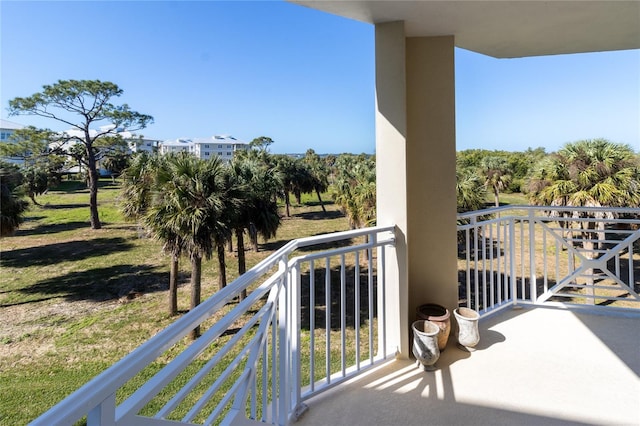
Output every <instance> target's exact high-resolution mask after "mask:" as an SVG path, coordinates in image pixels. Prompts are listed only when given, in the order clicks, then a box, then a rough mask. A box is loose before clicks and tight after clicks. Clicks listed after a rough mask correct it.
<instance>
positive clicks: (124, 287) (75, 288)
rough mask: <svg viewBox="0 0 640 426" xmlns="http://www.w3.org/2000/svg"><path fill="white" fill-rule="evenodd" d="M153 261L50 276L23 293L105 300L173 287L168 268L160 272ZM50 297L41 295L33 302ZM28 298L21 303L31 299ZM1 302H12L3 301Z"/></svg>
mask: <svg viewBox="0 0 640 426" xmlns="http://www.w3.org/2000/svg"><path fill="white" fill-rule="evenodd" d="M155 269H156V267H154V266H150V265H114V266H109V267H106V268H95V269H88V270H85V271H78V272H71V273H69V274H66V275H63V276H59V277H54V278H49V279H46V280H43V281H40V282H37V283H35V284H33V285H30V286H28V287H25V288H22V289H20V290H19V291H20V292H21V293H23V294H28V295H38V296H44V295H47V296H49V297H48V298H57V297H64V298H65V299H66V300H68V301H79V300H91V301H95V302H104V301H108V300H114V299H119V298H121V297H126V296H128V295H130V294H144V293H152V292H157V291H165V290H167V289H168V288H169V274H168V272H157V271H155ZM46 299H47V298H43V297H38V298H37V299H34V300H31V301H29V302H34V303H35V302H39V301H42V300H46ZM29 302H25V301H21V302H19V304H25V303H29ZM0 306H3V307H4V306H11V304H9V305H0Z"/></svg>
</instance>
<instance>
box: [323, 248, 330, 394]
mask: <svg viewBox="0 0 640 426" xmlns="http://www.w3.org/2000/svg"><path fill="white" fill-rule="evenodd" d="M324 273H325V277H324V303H325V305H324V306H325V315H326V318H325V330H324V331H325V342H326V345H327V347H326V348H325V353H326V359H325V374H326V380H327V384H330V383H331V260H330V258H329V257H328V256H327V258H326V264H325V271H324Z"/></svg>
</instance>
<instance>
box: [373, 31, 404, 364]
mask: <svg viewBox="0 0 640 426" xmlns="http://www.w3.org/2000/svg"><path fill="white" fill-rule="evenodd" d="M375 43H376V191H377V206H376V208H377V224H378V225H383V226H384V225H396V226H397V232H396V248H395V249H392V250H388V253H387V258H386V265H385V267H386V270H385V271H386V273H385V283H386V300H385V303H384V306H385V308H386V312H385V319H386V323H387V327H386V335H387V345H388V348H387V349H388V350H393V349H395V350H397V351H398V352H400V355H401V356H408V352H407V351H408V347H409V346H408V341H409V335H408V333H407V332H406V331H407V330H408V329H409V327H410V326H411V325H410V324H408V316H407V315H406V312H407V301H408V286H407V282H408V275H407V272H408V261H407V244H406V238H405V236H406V231H407V214H406V210H407V173H406V170H407V149H406V148H407V146H406V138H407V136H406V135H407V128H406V127H407V113H406V69H405V37H404V24H403V23H402V22H391V23H385V24H378V25H376V29H375ZM378 259H379V258H378ZM378 270H381V269H380V268H378ZM378 317H379V318H380V315H379V314H378Z"/></svg>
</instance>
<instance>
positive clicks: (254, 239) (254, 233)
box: [249, 223, 260, 253]
mask: <svg viewBox="0 0 640 426" xmlns="http://www.w3.org/2000/svg"><path fill="white" fill-rule="evenodd" d="M249 238H250V239H251V244H252V245H253V251H255V252H256V253H257V252H258V251H259V250H260V247H259V245H258V230H257V229H256V225H255V223H250V224H249Z"/></svg>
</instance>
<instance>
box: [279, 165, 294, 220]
mask: <svg viewBox="0 0 640 426" xmlns="http://www.w3.org/2000/svg"><path fill="white" fill-rule="evenodd" d="M273 160H274V162H275V165H276V168H277V169H278V172H279V173H280V174H281V176H282V190H281V192H282V198H283V199H284V205H285V212H286V214H287V217H291V210H290V207H291V193H292V192H293V193H295V187H296V179H297V177H296V173H297V168H296V164H295V161H294V160H293V158H291V157H289V156H286V155H274V156H273Z"/></svg>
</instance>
